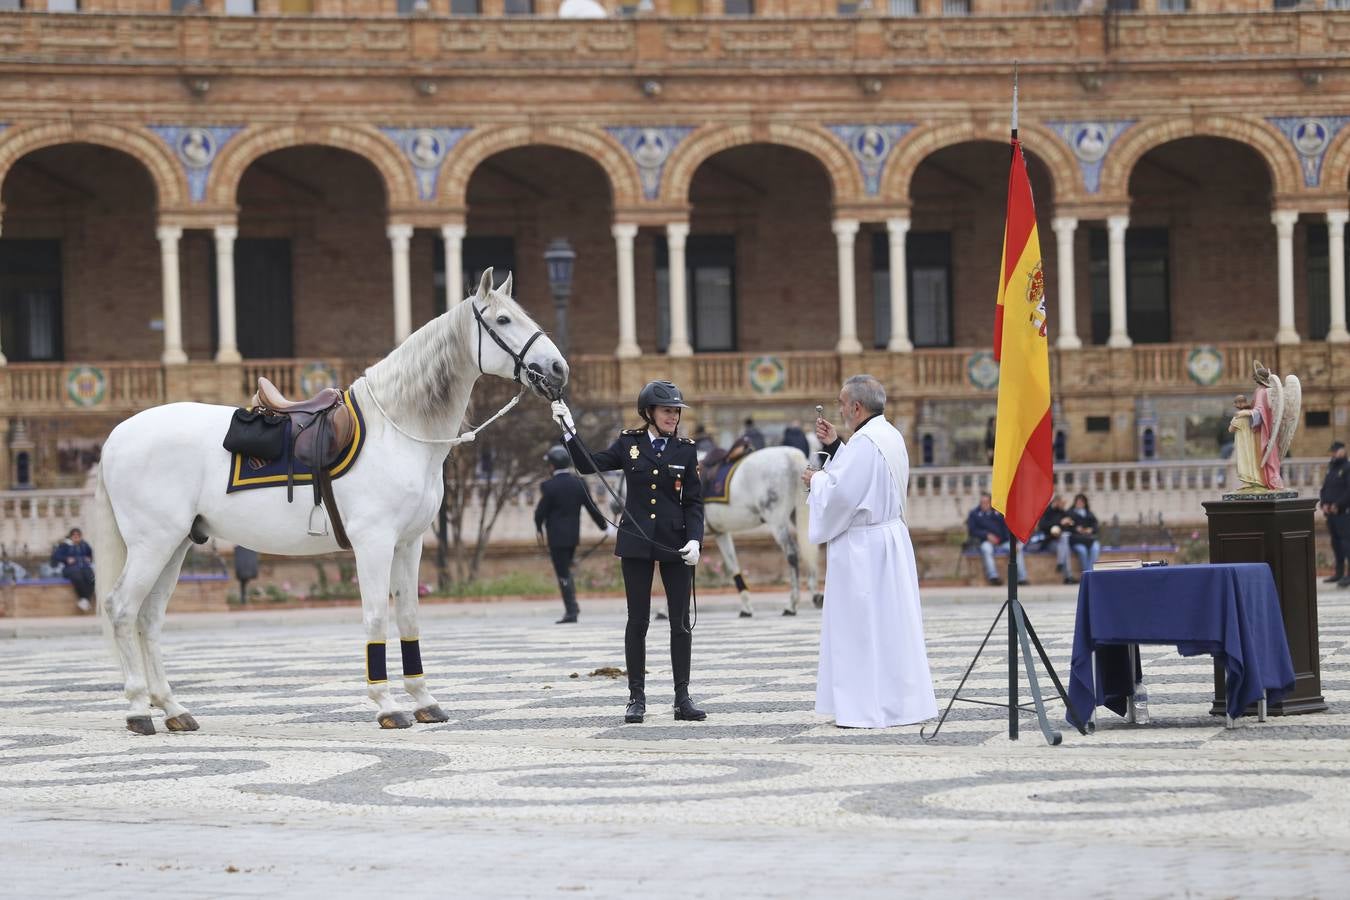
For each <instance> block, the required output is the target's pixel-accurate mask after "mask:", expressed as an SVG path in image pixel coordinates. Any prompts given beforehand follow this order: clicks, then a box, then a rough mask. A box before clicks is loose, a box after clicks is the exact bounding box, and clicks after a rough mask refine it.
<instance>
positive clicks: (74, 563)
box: [50, 528, 94, 612]
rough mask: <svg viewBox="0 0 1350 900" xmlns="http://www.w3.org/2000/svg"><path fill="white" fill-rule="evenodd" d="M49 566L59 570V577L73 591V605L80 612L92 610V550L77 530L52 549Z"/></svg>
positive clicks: (72, 531)
mask: <svg viewBox="0 0 1350 900" xmlns="http://www.w3.org/2000/svg"><path fill="white" fill-rule="evenodd" d="M50 565H52V566H53V567H55V568H57V569H60V570H61V575H62V577H64V578H65V579H66V580H67V581H69V582H70V586H71V587H72V588H74V590H75V605H76V606H78V607H79V608H80V612H93V610H94V602H93V599H94V548H93V547H90V546H89V544H88V543H87V542H86V541H85V539H84V534H83V532H81V531H80V529H78V528H72V529H70V533H69V534H67V535H66V536H65V538H63V539H62V541H61V542H60V543H59V544H57V545H56V546H55V547H53V548H52V558H51V562H50Z"/></svg>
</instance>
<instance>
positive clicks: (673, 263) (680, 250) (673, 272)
mask: <svg viewBox="0 0 1350 900" xmlns="http://www.w3.org/2000/svg"><path fill="white" fill-rule="evenodd" d="M688 237H689V223H688V222H671V223H669V224H667V225H666V251H667V257H666V259H667V266H668V271H669V277H670V345H669V346H668V347H667V348H666V352H667V353H668V354H670V355H671V356H693V355H694V348H693V347H692V346H690V344H689V286H688V284H687V283H686V282H685V262H684V242H685V239H686V238H688Z"/></svg>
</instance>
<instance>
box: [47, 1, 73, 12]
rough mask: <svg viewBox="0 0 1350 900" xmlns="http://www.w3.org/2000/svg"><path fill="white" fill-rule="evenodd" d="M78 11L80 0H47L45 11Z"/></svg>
mask: <svg viewBox="0 0 1350 900" xmlns="http://www.w3.org/2000/svg"><path fill="white" fill-rule="evenodd" d="M79 11H80V0H47V12H55V13H73V12H79Z"/></svg>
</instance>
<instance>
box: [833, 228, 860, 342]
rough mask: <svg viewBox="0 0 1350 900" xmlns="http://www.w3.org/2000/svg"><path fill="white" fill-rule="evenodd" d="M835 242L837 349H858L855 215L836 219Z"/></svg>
mask: <svg viewBox="0 0 1350 900" xmlns="http://www.w3.org/2000/svg"><path fill="white" fill-rule="evenodd" d="M831 227H832V228H833V229H834V243H835V248H836V250H837V251H838V256H839V343H838V344H837V345H836V346H835V350H836V351H837V352H839V353H861V352H862V344H860V343H858V300H857V295H856V293H855V291H854V280H853V241H854V239H855V238H856V237H857V234H858V220H857V219H835V220H834V222H833V223H832V225H831Z"/></svg>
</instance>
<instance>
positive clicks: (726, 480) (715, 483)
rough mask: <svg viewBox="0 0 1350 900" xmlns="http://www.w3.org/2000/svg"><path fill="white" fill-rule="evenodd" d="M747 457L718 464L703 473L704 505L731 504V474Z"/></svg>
mask: <svg viewBox="0 0 1350 900" xmlns="http://www.w3.org/2000/svg"><path fill="white" fill-rule="evenodd" d="M749 455H750V454H748V453H747V454H746V455H745V456H742V457H740V458H738V459H737V460H736V461H735V462H730V463H728V462H722V463H718V464H717V465H716V466H714V467H713V468H712V470H711V471H709V472H705V473H703V476H702V477H703V502H704V503H730V502H731V473H732V472H734V471H736V467H737V466H739V465H740V464H741V463H743V462H745V460H746V457H748V456H749Z"/></svg>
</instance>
